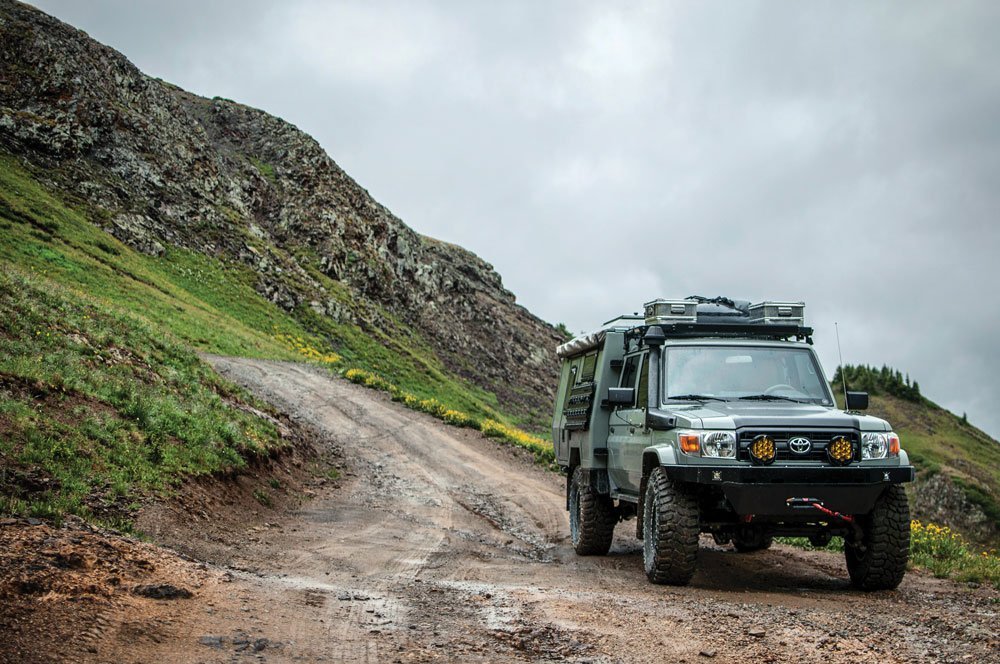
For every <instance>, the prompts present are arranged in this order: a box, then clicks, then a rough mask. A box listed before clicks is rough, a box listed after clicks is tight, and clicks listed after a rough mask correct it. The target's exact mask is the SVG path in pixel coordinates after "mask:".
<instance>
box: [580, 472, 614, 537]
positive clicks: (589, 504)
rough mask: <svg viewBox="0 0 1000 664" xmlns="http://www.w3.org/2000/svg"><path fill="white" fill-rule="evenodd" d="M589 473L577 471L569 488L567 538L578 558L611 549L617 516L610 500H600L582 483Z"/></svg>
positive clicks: (599, 497)
mask: <svg viewBox="0 0 1000 664" xmlns="http://www.w3.org/2000/svg"><path fill="white" fill-rule="evenodd" d="M587 472H589V471H587V470H585V469H583V468H580V467H577V469H576V470H575V471H573V480H572V482H570V487H569V534H570V539H572V541H573V549H574V550H575V551H576V553H577V555H580V556H603V555H606V554H607V553H608V550H609V549H611V541H612V540H613V539H614V536H615V524H616V523H618V514H617V513H616V512H615V506H614V504H613V503H612V502H611V497H610V496H603V495H601V494H599V493H597V492H596V491H594V489H593V488H592V487H591V486H590V484H589V483H588V482H585V479H584V474H585V473H587Z"/></svg>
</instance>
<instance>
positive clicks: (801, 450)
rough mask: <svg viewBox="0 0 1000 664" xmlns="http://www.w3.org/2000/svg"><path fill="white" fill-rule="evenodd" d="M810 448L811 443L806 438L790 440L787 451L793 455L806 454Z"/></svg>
mask: <svg viewBox="0 0 1000 664" xmlns="http://www.w3.org/2000/svg"><path fill="white" fill-rule="evenodd" d="M812 446H813V444H812V441H810V440H809V439H808V438H792V439H791V440H789V441H788V449H790V450H791V451H792V452H794V453H795V454H807V453H808V452H809V450H811V449H812Z"/></svg>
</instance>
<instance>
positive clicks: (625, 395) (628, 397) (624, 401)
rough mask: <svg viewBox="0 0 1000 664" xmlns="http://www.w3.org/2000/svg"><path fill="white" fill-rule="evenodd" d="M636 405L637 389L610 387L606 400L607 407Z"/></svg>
mask: <svg viewBox="0 0 1000 664" xmlns="http://www.w3.org/2000/svg"><path fill="white" fill-rule="evenodd" d="M633 404H635V388H632V387H609V388H608V398H607V399H605V400H604V405H605V406H610V407H615V406H632V405H633Z"/></svg>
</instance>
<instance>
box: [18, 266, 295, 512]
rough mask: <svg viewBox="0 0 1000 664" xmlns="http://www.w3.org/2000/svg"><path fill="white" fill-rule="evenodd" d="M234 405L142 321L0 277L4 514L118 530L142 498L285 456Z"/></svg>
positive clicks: (84, 298) (202, 368) (237, 395)
mask: <svg viewBox="0 0 1000 664" xmlns="http://www.w3.org/2000/svg"><path fill="white" fill-rule="evenodd" d="M241 401H242V402H248V401H250V398H249V397H248V396H246V395H245V394H243V393H242V392H241V391H240V390H239V389H238V388H236V387H235V386H233V385H231V384H230V383H228V382H226V381H224V380H223V379H221V378H219V377H218V376H217V374H215V372H213V371H212V370H211V368H210V367H208V366H207V365H206V364H205V363H204V362H202V361H201V360H200V359H199V358H198V357H197V356H196V355H195V354H194V353H193V352H192V351H191V350H190V349H188V348H187V347H185V346H184V345H182V344H179V343H177V342H176V341H175V340H173V339H172V338H171V337H170V336H169V335H167V334H164V333H163V332H162V331H160V330H158V329H157V328H155V327H153V326H151V325H149V324H148V323H147V322H146V321H144V320H142V319H140V318H139V317H137V316H134V315H132V314H130V313H128V312H123V311H121V310H120V309H117V308H114V307H110V306H108V305H106V304H105V303H104V302H102V301H101V300H99V299H97V298H93V297H90V296H88V295H84V294H81V293H79V292H76V291H73V290H71V289H69V288H66V287H64V286H60V285H58V284H56V283H54V282H53V281H52V280H51V279H48V278H46V277H42V276H38V275H30V274H24V273H22V272H20V271H17V270H13V269H11V268H9V267H7V268H5V269H4V270H3V271H0V512H4V513H13V514H22V515H27V516H41V517H52V518H58V517H59V516H61V515H63V514H67V513H69V514H77V515H80V516H83V517H87V518H95V519H98V520H100V519H101V518H107V519H111V520H112V521H113V520H115V519H118V520H121V519H122V518H124V517H123V515H127V513H128V512H129V511H130V507H134V504H135V501H138V500H141V499H142V497H143V496H144V495H146V494H149V493H156V492H162V491H165V490H168V489H170V487H172V486H174V485H176V484H178V483H180V482H182V481H183V479H184V478H186V477H190V476H197V475H203V474H208V473H215V472H219V471H227V470H232V469H237V468H240V467H243V466H245V465H246V463H247V461H248V459H251V458H254V457H259V456H262V455H267V454H270V453H271V452H272V451H273V450H275V449H277V448H279V447H281V445H282V441H281V439H280V438H279V436H278V433H277V431H276V429H275V428H274V426H273V425H272V424H271V423H270V422H268V421H266V420H263V419H260V418H258V417H256V416H253V415H250V414H248V413H246V412H244V411H243V410H240V409H238V408H236V407H234V404H235V403H237V402H241ZM258 406H260V405H259V404H258ZM119 525H121V523H119Z"/></svg>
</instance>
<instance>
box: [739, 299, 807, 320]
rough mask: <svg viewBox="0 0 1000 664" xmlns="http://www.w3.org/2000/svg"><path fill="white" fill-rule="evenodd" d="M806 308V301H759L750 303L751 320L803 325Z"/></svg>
mask: <svg viewBox="0 0 1000 664" xmlns="http://www.w3.org/2000/svg"><path fill="white" fill-rule="evenodd" d="M805 308H806V304H805V302H772V301H764V302H758V303H757V304H751V305H750V322H751V323H784V324H787V325H803V324H804V323H805Z"/></svg>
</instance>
